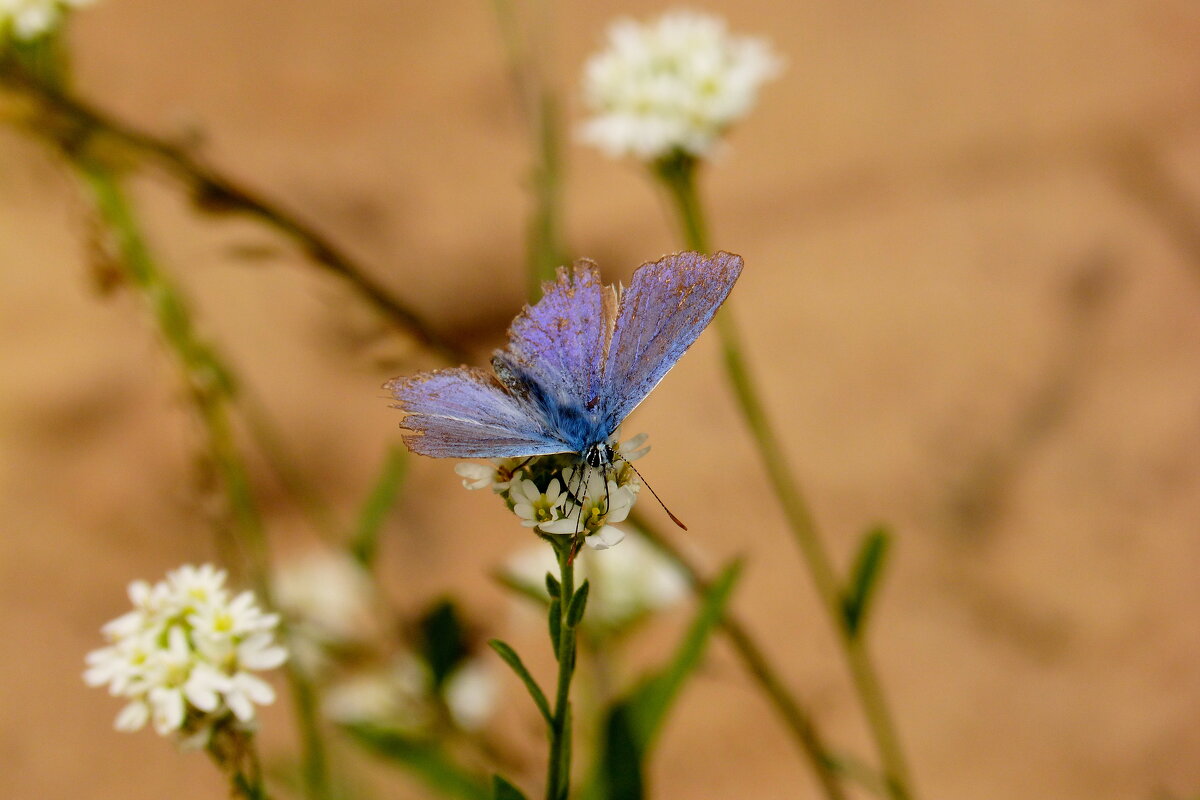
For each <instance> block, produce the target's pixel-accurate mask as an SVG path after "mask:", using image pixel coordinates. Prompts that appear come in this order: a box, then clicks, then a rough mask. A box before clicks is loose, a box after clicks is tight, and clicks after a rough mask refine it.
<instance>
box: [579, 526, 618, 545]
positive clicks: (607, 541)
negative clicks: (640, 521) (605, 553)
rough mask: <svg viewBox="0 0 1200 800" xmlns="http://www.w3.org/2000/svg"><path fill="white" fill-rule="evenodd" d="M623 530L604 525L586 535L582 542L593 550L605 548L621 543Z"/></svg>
mask: <svg viewBox="0 0 1200 800" xmlns="http://www.w3.org/2000/svg"><path fill="white" fill-rule="evenodd" d="M624 538H625V532H624V531H622V530H621V529H620V528H616V527H614V526H612V525H605V526H604V527H603V528H601V529H600V530H598V531H596V532H595V533H593V534H592V535H591V536H589V537H587V539H585V540H584V542H585V543H586V544H587V546H588V547H590V548H592V549H593V550H607V549H608V548H610V547H614V546H616V545H618V544H620V543H621V540H622V539H624Z"/></svg>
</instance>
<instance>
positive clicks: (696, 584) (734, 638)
mask: <svg viewBox="0 0 1200 800" xmlns="http://www.w3.org/2000/svg"><path fill="white" fill-rule="evenodd" d="M630 521H631V522H632V523H633V524H634V525H635V526H636V527H637V528H638V530H639V531H641V533H642V535H643V536H645V537H646V539H647V540H648V541H649V542H650V543H651V544H653V545H654V546H655V547H656V548H658V550H659V551H660V552H661V553H663V554H664V555H666V556H667V557H668V558H669V559H671V560H672V561H674V562H675V564H676V565H677V566H678V567H679V568H680V569H682V570H683V573H684V575H686V576H687V579H688V585H689V586H691V587H692V590H693V591H694V592H695V594H696V595H697V596H703V595H704V594H705V593H706V592H707V591H708V589H709V586H710V585H711V582H710V581H709V580H708V579H707V578H706V577H704V575H703V573H702V572H701V571H700V568H699V567H698V566H696V564H695V563H694V562H692V561H691V559H689V558H688V557H687V556H686V555H684V553H683V551H682V550H680V549H679V548H678V547H676V546H675V545H674V544H673V543H672V542H671V541H670V539H668V538H667V537H666V536H665V535H664V534H663V533H662V531H661V530H659V529H658V528H657V527H656V526H655V525H653V524H651V523H650V522H649V521H648V520H647V519H646V518H645V517H643V516H642V515H641V514H639V513H638V512H637V511H634V512H633V513H632V514H631V515H630ZM721 629H722V630H723V631H724V632H725V635H726V636H728V637H729V642H730V644H732V645H733V649H734V651H735V652H736V653H737V654H738V657H739V658H741V660H742V663H743V664H744V665H745V667H746V670H747V671H748V672H749V673H750V676H751V677H752V678H754V681H755V682H756V683H757V684H758V686H759V688H760V689H761V690H762V692H763V694H764V695H766V697H767V699H768V700H769V701H770V703H771V706H772V707H773V708H774V709H775V711H776V712H777V713H778V714H779V716H780V718H781V719H782V720H783V723H784V725H785V726H787V729H788V732H789V733H790V734H791V735H792V740H793V741H794V742H795V743H796V746H797V747H798V748H799V749H800V752H801V754H802V755H803V756H804V757H805V759H807V760H808V763H809V765H810V766H811V767H812V770H813V774H814V775H816V778H817V781H818V782H819V783H820V784H821V788H822V789H823V790H824V792H825V796H826V797H827V798H829V800H842V798H844V797H845V796H846V795H845V793H844V792H843V791H842V787H841V785H840V784H839V783H838V780H837V775H836V774H835V767H834V765H835V764H836V763H837V762H836V759H835V758H834V756H833V755H832V754H831V753H830V752H829V749H828V748H827V747H826V746H825V744H824V742H823V741H822V739H821V734H820V732H819V731H818V730H817V727H816V725H815V724H814V723H813V721H812V718H811V717H810V716H809V714H808V712H807V711H805V710H804V708H802V707H801V706H800V703H799V702H798V701H797V700H796V698H795V697H793V696H792V694H791V692H789V691H788V689H787V687H786V686H785V685H784V683H783V680H782V679H781V678H780V677H779V675H778V674H777V673H776V672H775V669H774V668H773V667H772V666H771V662H770V661H769V660H768V659H767V657H766V655H765V654H764V653H763V651H762V648H761V647H759V645H758V643H757V642H756V641H755V640H754V637H753V636H752V635H751V634H750V632H749V631H748V630H746V627H745V626H744V625H743V624H742V622H741V620H739V619H738V618H737V617H736V616H735V615H734V614H733V612H731V611H726V612H725V613H724V614H723V615H722V616H721Z"/></svg>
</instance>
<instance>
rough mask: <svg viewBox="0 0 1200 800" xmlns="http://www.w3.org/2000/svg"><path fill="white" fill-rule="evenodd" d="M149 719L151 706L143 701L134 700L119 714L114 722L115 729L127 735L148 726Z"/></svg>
mask: <svg viewBox="0 0 1200 800" xmlns="http://www.w3.org/2000/svg"><path fill="white" fill-rule="evenodd" d="M149 719H150V708H149V706H147V705H146V704H145V702H143V701H141V700H134V701H133V702H132V703H130V704H129V705H127V706H125V707H124V708H122V709H121V711H120V713H118V714H117V719H116V720H115V721H114V722H113V727H114V728H116V729H117V730H119V731H124V732H126V733H129V732H132V731H140V730H141V729H142V728H144V727H145V726H146V722H147V720H149Z"/></svg>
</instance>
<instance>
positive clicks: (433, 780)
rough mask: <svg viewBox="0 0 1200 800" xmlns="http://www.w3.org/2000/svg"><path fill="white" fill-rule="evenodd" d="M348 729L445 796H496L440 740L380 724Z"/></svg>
mask: <svg viewBox="0 0 1200 800" xmlns="http://www.w3.org/2000/svg"><path fill="white" fill-rule="evenodd" d="M346 730H347V731H348V732H349V733H350V734H351V736H352V737H353V738H354V739H355V740H356V741H357V742H358V743H359V744H361V745H363V747H365V748H366V749H368V750H370V751H371V752H373V753H375V754H377V755H380V756H382V757H384V758H386V759H388V760H389V761H392V762H393V763H395V764H396V765H397V766H400V767H402V768H404V769H406V770H408V771H409V772H411V773H412V774H413V775H414V776H416V777H417V778H419V779H420V780H421V781H422V782H423V783H424V784H425V785H426V786H428V787H429V788H431V789H433V790H434V791H436V792H437V793H438V794H440V795H443V796H444V797H453V798H458V800H493V798H492V792H491V791H490V789H489V787H488V785H487V783H486V782H484V780H483V779H482V778H480V777H478V776H476V775H474V774H472V773H471V772H469V771H467V770H466V769H464V768H463V767H461V766H459V765H458V764H456V763H454V761H452V760H451V759H450V757H449V756H447V755H446V752H445V750H443V749H442V748H441V747H440V746H439V745H438V744H437V743H436V742H433V741H429V740H426V739H421V738H417V737H414V736H411V735H409V734H407V733H404V732H402V731H397V730H392V729H389V728H383V727H380V726H376V725H350V726H347V728H346Z"/></svg>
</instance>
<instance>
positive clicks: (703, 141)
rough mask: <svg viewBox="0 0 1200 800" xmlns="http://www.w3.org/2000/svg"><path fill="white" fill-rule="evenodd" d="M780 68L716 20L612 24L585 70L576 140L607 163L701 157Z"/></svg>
mask: <svg viewBox="0 0 1200 800" xmlns="http://www.w3.org/2000/svg"><path fill="white" fill-rule="evenodd" d="M781 69H782V61H781V60H780V59H779V58H778V57H777V56H776V55H775V54H774V52H772V50H771V48H770V46H769V45H768V44H767V43H766V42H765V41H763V40H761V39H756V38H753V37H749V36H733V35H731V34H729V33H728V31H727V30H726V28H725V23H724V21H723V20H721V19H720V18H718V17H714V16H710V15H707V14H700V13H697V12H693V11H683V10H679V11H671V12H668V13H666V14H664V15H663V16H661V17H659V18H658V19H657V20H655V21H654V22H649V23H646V24H642V23H639V22H636V21H634V20H630V19H621V20H618V21H617V22H615V23H613V25H612V26H611V27H610V28H609V31H608V42H607V48H606V49H605V50H604V51H602V52H600V53H599V54H597V55H595V56H593V57H592V58H591V59H590V60H589V61H588V62H587V64H586V65H585V67H584V82H583V93H584V102H585V103H586V105H587V107H588V109H589V110H590V111H591V112H592V113H593V117H592V118H591V119H590V120H588V121H587V122H586V123H585V124H584V126H583V128H582V131H581V136H582V138H583V139H584V140H585V141H587V142H589V143H591V144H594V145H596V146H597V147H599V148H601V149H602V150H604V151H605V152H606V153H608V154H609V155H611V156H614V157H621V156H633V157H635V158H639V159H642V160H646V161H653V160H657V159H660V158H664V157H666V156H670V155H672V154H673V153H677V152H682V153H687V154H690V155H693V156H704V155H706V154H708V153H709V152H710V151H711V150H712V148H713V145H714V143H715V142H716V141H717V139H719V138H720V136H721V135H722V134H723V133H724V132H725V130H726V129H727V128H728V127H729V126H730V125H731V124H733V123H734V122H736V121H737V120H739V119H741V118H742V117H743V116H745V115H746V113H747V112H748V111H749V110H750V108H751V107H752V106H753V105H754V101H755V98H756V95H757V92H758V88H759V86H761V85H762V83H763V82H764V81H766V80H768V79H770V78H773V77H775V76H776V75H777V74H779V72H780V70H781Z"/></svg>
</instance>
